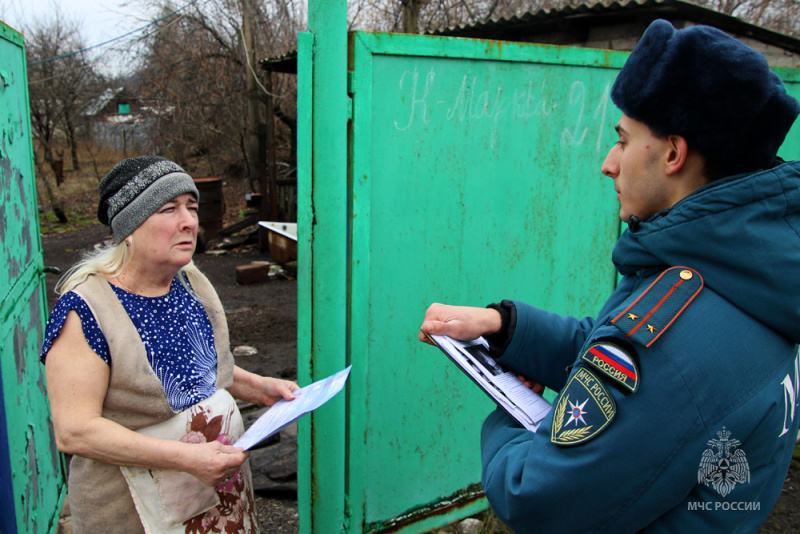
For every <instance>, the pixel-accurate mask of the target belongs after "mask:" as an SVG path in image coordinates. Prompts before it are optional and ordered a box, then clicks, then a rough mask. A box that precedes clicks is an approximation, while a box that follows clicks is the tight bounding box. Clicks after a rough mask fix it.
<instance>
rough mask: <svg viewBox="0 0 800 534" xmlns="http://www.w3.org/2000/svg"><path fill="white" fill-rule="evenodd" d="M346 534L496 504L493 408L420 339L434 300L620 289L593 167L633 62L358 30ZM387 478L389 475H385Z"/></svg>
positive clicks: (581, 306) (592, 305) (560, 303)
mask: <svg viewBox="0 0 800 534" xmlns="http://www.w3.org/2000/svg"><path fill="white" fill-rule="evenodd" d="M351 41H352V57H353V75H352V86H351V91H352V95H353V101H354V114H353V117H354V118H353V135H352V149H351V152H352V177H351V183H352V185H351V187H352V191H351V199H352V211H351V215H350V223H351V243H352V248H351V258H350V262H349V264H350V285H351V299H352V300H351V305H350V307H349V315H350V320H349V324H348V326H349V335H350V350H349V356H350V363H352V364H353V370H352V374H351V385H350V387H351V391H350V393H351V398H353V399H363V402H360V403H356V402H353V403H352V407H351V409H350V412H349V416H350V421H349V427H350V428H351V429H352V431H351V434H350V435H351V437H352V439H350V440H348V446H349V447H350V454H349V456H350V457H351V458H361V459H363V460H362V461H361V462H358V463H355V462H353V463H351V464H350V465H349V466H348V472H349V474H350V475H349V480H350V494H349V498H350V502H351V507H350V512H351V517H350V520H351V522H353V524H354V525H356V526H355V527H354V528H352V529H351V531H353V532H356V531H364V532H369V531H378V530H384V529H393V530H403V531H404V532H422V531H425V530H427V529H430V528H434V527H436V526H439V525H442V524H445V523H447V522H449V521H452V520H453V519H455V518H457V517H461V516H463V515H466V514H468V513H472V512H475V511H478V510H480V509H482V508H484V507H485V506H486V503H485V500H484V499H483V498H482V493H481V491H480V484H479V482H480V456H479V445H478V444H479V433H480V427H481V423H482V421H483V419H484V418H485V416H486V415H487V414H488V412H489V411H490V410H491V409H492V408H493V405H492V403H491V402H490V401H489V400H487V399H486V398H485V397H484V396H483V394H482V393H481V392H480V391H479V390H478V389H477V388H476V387H475V386H474V385H473V384H472V383H471V382H470V380H469V379H468V378H467V377H466V376H464V375H463V374H462V373H461V372H460V371H459V370H457V369H456V368H455V367H454V366H453V365H452V364H451V363H450V362H449V361H448V360H447V359H446V358H445V357H444V356H443V355H442V354H440V353H439V352H438V351H437V350H436V349H433V348H431V347H428V346H426V345H422V344H421V343H419V342H418V341H417V340H416V337H417V332H418V328H419V325H420V322H421V319H422V316H423V314H424V312H425V309H426V308H427V306H428V305H429V304H430V303H432V302H434V301H436V302H447V303H455V304H464V305H476V306H484V305H486V304H488V303H490V302H497V301H499V300H500V299H502V298H519V299H522V300H526V301H528V302H532V303H536V304H537V305H539V306H542V307H544V308H546V309H550V310H553V311H556V312H559V313H565V314H571V315H583V314H590V313H592V312H594V311H596V310H597V309H598V308H599V307H600V305H601V304H602V302H603V300H604V298H605V297H606V296H607V295H608V293H609V292H610V291H611V290H612V289H613V287H614V284H615V273H614V270H613V266H612V265H611V263H610V261H609V255H610V251H611V249H612V247H613V245H614V243H615V241H616V239H617V237H618V231H619V219H618V209H619V208H618V205H617V202H616V198H615V193H614V190H613V187H612V185H611V180H610V179H608V178H606V177H604V176H603V175H602V174H601V173H600V164H601V163H602V161H603V158H604V157H605V154H606V152H607V150H608V148H609V147H610V146H611V145H612V144H613V143H614V141H615V135H616V134H615V132H614V125H615V124H616V121H617V120H618V118H619V113H618V112H617V111H616V109H615V108H614V106H613V104H612V103H611V102H610V99H609V91H610V88H611V84H612V83H613V81H614V78H615V76H616V73H617V69H618V68H620V67H621V66H622V64H623V62H624V60H625V57H626V55H625V54H623V53H615V52H604V51H598V50H589V49H578V48H563V47H553V46H542V45H530V44H519V43H502V42H496V41H479V40H465V39H447V38H438V37H420V36H408V35H401V34H371V33H356V34H354V35H353V36H352V37H351ZM387 475H388V476H387Z"/></svg>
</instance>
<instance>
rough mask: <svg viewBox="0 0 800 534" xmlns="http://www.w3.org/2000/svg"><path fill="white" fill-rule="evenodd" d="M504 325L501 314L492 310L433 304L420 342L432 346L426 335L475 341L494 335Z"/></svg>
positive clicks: (429, 309) (420, 336) (424, 324)
mask: <svg viewBox="0 0 800 534" xmlns="http://www.w3.org/2000/svg"><path fill="white" fill-rule="evenodd" d="M502 325H503V322H502V319H501V318H500V312H498V311H497V310H493V309H491V308H476V307H471V306H448V305H446V304H431V306H430V308H428V311H426V312H425V318H424V319H423V320H422V326H421V327H420V333H419V340H420V341H422V342H424V343H428V344H431V345H432V343H431V341H430V340H429V339H428V337H427V336H426V335H425V334H431V335H434V334H435V335H445V336H450V337H452V338H453V339H462V340H468V339H475V338H477V337H479V336H482V335H485V334H494V333H495V332H497V331H498V330H500V327H501V326H502Z"/></svg>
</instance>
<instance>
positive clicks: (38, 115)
mask: <svg viewBox="0 0 800 534" xmlns="http://www.w3.org/2000/svg"><path fill="white" fill-rule="evenodd" d="M23 33H24V34H25V37H26V53H27V62H28V92H29V99H30V108H31V128H32V133H33V137H34V139H35V140H36V142H37V143H38V145H39V146H40V148H41V150H42V156H41V158H38V157H37V158H36V165H37V169H38V170H39V174H40V176H42V179H43V180H44V181H45V185H46V188H47V193H48V196H49V197H50V200H51V205H52V206H53V209H54V211H55V212H56V216H57V217H58V219H59V220H61V221H62V222H66V215H65V214H64V212H63V209H61V207H60V204H59V202H58V201H57V200H56V195H55V193H53V190H52V187H51V186H50V184H48V183H47V179H46V175H47V173H46V172H45V171H44V169H46V165H47V164H50V165H51V166H53V170H54V171H55V170H56V169H59V168H60V167H57V166H56V165H55V164H54V162H55V157H54V155H53V151H54V149H55V142H56V139H57V138H63V140H64V141H65V142H66V143H67V144H68V146H69V147H70V152H71V156H72V163H73V166H74V167H75V168H79V166H80V163H79V161H78V157H77V132H76V122H77V119H78V117H79V116H80V114H81V113H82V112H83V110H84V109H85V107H86V105H87V104H88V103H89V102H90V101H92V100H93V99H94V98H96V97H97V95H98V94H99V86H98V84H99V80H100V76H99V75H98V74H97V72H96V70H95V68H94V64H93V62H92V61H91V60H90V59H89V58H88V57H87V55H86V53H85V52H83V51H82V50H83V49H84V48H85V47H84V43H83V39H82V38H81V36H80V34H79V32H78V29H77V24H76V23H75V22H70V21H67V20H65V19H64V18H62V17H61V15H60V14H59V13H58V11H56V12H55V16H54V18H53V19H52V20H50V21H44V22H42V21H36V22H34V23H33V24H32V26H31V27H30V28H24V29H23ZM62 154H63V153H62ZM57 178H58V174H57ZM56 185H58V182H57V184H56Z"/></svg>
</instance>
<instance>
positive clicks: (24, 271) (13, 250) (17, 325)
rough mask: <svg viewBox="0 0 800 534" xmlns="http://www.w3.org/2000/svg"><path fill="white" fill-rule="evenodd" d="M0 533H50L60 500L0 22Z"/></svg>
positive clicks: (22, 165)
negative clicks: (0, 129)
mask: <svg viewBox="0 0 800 534" xmlns="http://www.w3.org/2000/svg"><path fill="white" fill-rule="evenodd" d="M0 123H2V144H0V302H1V304H0V310H1V312H2V313H0V343H1V345H0V347H1V348H0V350H2V352H1V353H0V531H2V532H3V533H4V534H5V533H8V534H11V533H16V532H19V533H29V532H30V533H34V532H35V533H40V532H42V533H44V532H55V531H56V526H57V522H58V516H59V512H60V508H61V503H62V502H63V500H64V496H65V494H66V486H65V482H64V476H63V473H64V470H63V464H62V458H61V455H60V453H59V452H58V451H57V450H56V447H55V439H54V436H53V430H52V422H51V419H50V408H49V405H48V402H47V398H46V391H45V379H44V367H43V366H42V365H41V364H40V363H39V349H40V348H41V344H42V339H43V327H44V321H45V317H46V313H47V303H46V298H45V285H44V278H43V266H42V247H41V239H40V236H39V218H38V210H37V203H36V181H35V175H34V170H33V149H32V144H31V126H30V109H29V106H28V85H27V74H26V67H25V46H24V42H23V39H22V36H21V35H20V34H19V33H17V32H16V31H14V30H12V29H10V28H9V27H8V26H6V25H4V24H2V23H0Z"/></svg>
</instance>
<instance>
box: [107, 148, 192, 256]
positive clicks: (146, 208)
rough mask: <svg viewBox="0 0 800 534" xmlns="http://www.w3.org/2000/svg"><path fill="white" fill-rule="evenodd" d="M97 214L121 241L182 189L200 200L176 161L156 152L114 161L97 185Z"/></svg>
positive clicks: (189, 178) (115, 237) (181, 191)
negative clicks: (111, 167)
mask: <svg viewBox="0 0 800 534" xmlns="http://www.w3.org/2000/svg"><path fill="white" fill-rule="evenodd" d="M97 192H98V193H99V194H100V205H99V206H98V207H97V218H98V219H100V222H101V223H103V224H106V225H109V226H111V228H112V230H113V231H114V244H118V243H121V242H122V240H123V239H125V238H126V237H128V236H129V235H131V233H132V232H133V231H134V230H136V229H137V228H138V227H139V226H141V224H142V223H143V222H144V221H145V220H147V218H148V217H150V216H151V215H152V214H153V213H155V212H156V211H157V210H158V209H159V208H160V207H161V206H163V205H164V204H166V203H167V202H169V201H170V200H172V199H174V198H175V197H177V196H179V195H182V194H184V193H192V194H193V195H194V196H195V199H196V200H198V201H199V200H200V193H199V192H198V191H197V186H195V184H194V180H192V177H191V176H189V175H188V174H187V173H186V171H184V170H183V169H182V168H181V167H180V166H178V165H177V164H176V163H173V162H171V161H169V160H168V159H165V158H160V157H157V156H140V157H138V158H128V159H124V160H122V161H120V162H119V163H117V164H116V165H115V166H114V168H113V169H111V172H109V173H108V175H106V177H105V178H103V180H102V181H101V182H100V185H98V186H97Z"/></svg>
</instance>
